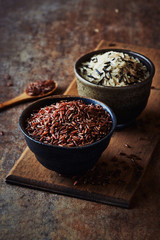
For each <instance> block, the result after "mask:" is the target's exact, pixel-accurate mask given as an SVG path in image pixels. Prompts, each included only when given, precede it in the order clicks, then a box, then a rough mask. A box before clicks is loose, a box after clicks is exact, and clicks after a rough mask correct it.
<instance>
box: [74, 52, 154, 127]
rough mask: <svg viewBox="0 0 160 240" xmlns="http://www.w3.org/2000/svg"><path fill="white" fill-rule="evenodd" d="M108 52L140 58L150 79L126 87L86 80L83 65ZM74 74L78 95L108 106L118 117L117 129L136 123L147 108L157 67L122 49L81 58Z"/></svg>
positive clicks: (136, 54)
mask: <svg viewBox="0 0 160 240" xmlns="http://www.w3.org/2000/svg"><path fill="white" fill-rule="evenodd" d="M107 51H117V52H123V53H127V54H129V55H131V56H133V57H135V58H138V59H139V60H140V61H141V62H142V63H143V64H145V65H146V67H147V69H148V71H149V73H150V75H149V77H148V78H147V79H145V80H143V81H141V82H138V83H136V84H134V85H128V86H124V87H110V86H109V87H108V86H102V85H97V84H94V83H91V82H89V81H88V80H86V79H84V78H83V77H82V76H81V74H80V70H79V67H80V66H81V63H83V62H86V61H89V60H90V58H91V57H93V56H94V55H98V54H102V53H105V52H107ZM74 72H75V75H76V78H77V88H78V94H79V95H80V96H84V97H89V98H94V99H97V100H99V101H102V102H104V103H105V104H107V105H108V106H109V107H110V108H111V109H112V110H113V111H114V113H115V115H116V118H117V127H124V126H127V125H129V124H131V123H132V122H133V121H135V119H136V118H137V117H138V116H139V115H140V113H141V112H142V111H143V110H144V108H145V107H146V104H147V101H148V98H149V95H150V88H151V84H152V79H153V76H154V73H155V67H154V65H153V63H152V62H151V60H149V59H148V58H147V57H145V56H143V55H142V54H140V53H136V52H132V51H130V50H122V49H102V50H98V51H94V52H90V53H88V54H86V55H84V56H82V57H80V58H79V59H78V60H77V61H76V63H75V66H74Z"/></svg>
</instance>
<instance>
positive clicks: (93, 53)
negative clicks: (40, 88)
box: [74, 48, 155, 90]
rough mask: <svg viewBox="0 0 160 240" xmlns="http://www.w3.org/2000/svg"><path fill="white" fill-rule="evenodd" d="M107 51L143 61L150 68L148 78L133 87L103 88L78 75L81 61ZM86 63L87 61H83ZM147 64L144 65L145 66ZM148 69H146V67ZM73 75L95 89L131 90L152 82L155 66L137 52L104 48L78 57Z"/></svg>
mask: <svg viewBox="0 0 160 240" xmlns="http://www.w3.org/2000/svg"><path fill="white" fill-rule="evenodd" d="M109 51H115V52H124V53H127V54H129V55H131V56H134V57H136V58H138V59H140V60H141V61H142V59H143V61H142V62H143V63H144V64H145V63H147V64H148V65H149V66H150V69H148V70H150V71H149V73H150V75H149V77H148V78H146V79H144V80H143V81H141V82H138V83H135V84H133V85H126V86H119V87H118V86H104V85H98V84H95V83H92V82H90V81H88V80H87V79H85V78H83V77H82V76H81V75H80V74H79V71H78V65H79V64H81V63H82V62H83V59H85V58H90V57H92V56H94V55H96V54H100V53H105V52H109ZM85 61H87V60H85ZM147 64H145V65H146V66H147ZM147 68H148V67H147ZM74 73H75V75H76V77H77V78H79V79H80V80H81V81H82V82H83V83H85V84H87V85H90V86H92V87H97V88H103V89H116V90H117V89H127V88H128V89H129V88H130V89H132V88H136V86H140V85H144V84H145V83H146V82H147V81H150V80H151V81H152V78H153V76H154V74H155V66H154V64H153V62H152V61H151V60H150V59H149V58H148V57H146V56H145V55H143V54H141V53H138V52H134V51H132V50H129V49H118V48H106V49H105V48H104V49H99V50H95V51H91V52H88V53H86V54H84V55H82V56H81V57H79V58H78V59H77V60H76V62H75V64H74Z"/></svg>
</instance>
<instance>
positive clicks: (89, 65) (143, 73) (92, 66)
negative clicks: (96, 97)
mask: <svg viewBox="0 0 160 240" xmlns="http://www.w3.org/2000/svg"><path fill="white" fill-rule="evenodd" d="M79 70H80V74H81V76H82V77H84V78H85V79H86V80H88V81H90V82H92V83H95V84H99V85H103V86H112V87H115V86H116V87H121V86H127V85H131V84H134V83H137V82H141V81H143V80H144V79H146V78H148V77H149V72H148V70H147V67H146V66H145V65H144V64H143V63H142V62H140V61H139V59H138V58H134V57H133V56H130V55H129V54H126V53H122V52H115V51H109V52H106V53H104V54H99V55H95V56H93V57H92V58H91V59H90V61H88V62H84V63H82V64H81V67H80V69H79Z"/></svg>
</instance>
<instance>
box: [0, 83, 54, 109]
mask: <svg viewBox="0 0 160 240" xmlns="http://www.w3.org/2000/svg"><path fill="white" fill-rule="evenodd" d="M54 83H55V86H54V88H53V89H52V90H51V91H49V92H46V93H43V94H40V95H32V96H31V95H28V94H27V92H26V90H24V92H23V93H21V94H20V95H19V96H17V97H15V98H12V99H10V100H8V101H5V102H3V103H0V110H1V109H3V108H5V107H9V106H11V105H14V104H16V103H20V102H24V101H29V100H31V99H38V98H43V97H46V96H49V95H51V94H52V93H53V92H55V90H56V89H57V87H58V84H57V82H55V81H54Z"/></svg>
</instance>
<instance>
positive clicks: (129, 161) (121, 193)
mask: <svg viewBox="0 0 160 240" xmlns="http://www.w3.org/2000/svg"><path fill="white" fill-rule="evenodd" d="M102 48H124V49H130V50H133V51H137V52H140V53H142V54H144V55H146V56H148V57H149V58H150V59H151V60H152V61H153V63H154V64H155V68H156V73H155V77H154V80H153V84H152V90H151V95H150V98H149V102H148V104H147V107H146V109H145V110H144V111H143V113H142V114H141V116H140V117H139V118H138V119H137V121H136V123H135V124H134V125H132V126H131V127H129V128H126V129H123V130H121V131H117V132H115V134H114V135H113V137H112V139H111V142H110V144H109V147H108V148H107V149H106V150H105V151H104V153H103V154H102V156H101V158H100V160H99V161H98V163H97V165H96V166H95V167H94V168H93V169H91V170H90V171H89V172H87V174H85V175H83V176H81V177H72V178H68V177H63V176H61V175H59V174H57V173H56V172H54V171H51V170H48V169H46V168H45V167H43V166H42V165H41V164H40V163H39V162H38V161H37V160H36V158H35V156H34V154H33V153H32V152H31V151H30V150H29V149H28V147H26V149H25V151H24V152H23V153H22V155H21V156H20V158H19V159H18V160H17V162H16V163H15V165H14V166H13V168H12V169H11V171H10V172H9V174H8V176H7V177H6V182H7V183H13V184H18V185H21V186H27V187H30V188H35V189H40V190H44V191H49V192H53V193H57V194H63V195H67V196H71V197H77V198H81V199H85V200H90V201H96V202H100V203H105V204H110V205H115V206H120V207H124V208H129V207H130V206H131V201H132V198H133V196H134V193H135V191H136V190H137V188H138V186H139V184H140V181H141V180H142V177H143V175H144V173H145V170H146V168H147V166H148V164H149V161H150V160H151V158H152V154H153V152H154V150H155V147H156V145H157V142H158V141H159V137H158V136H159V133H160V107H159V103H160V81H159V79H160V72H159V69H158V65H159V62H160V50H157V49H148V48H143V47H139V46H133V45H127V44H121V43H110V42H107V41H104V40H103V41H101V42H100V44H99V45H98V46H97V48H96V49H102ZM64 94H67V95H78V93H77V86H76V80H75V79H74V80H73V81H72V83H71V84H70V86H69V87H68V89H67V90H66V92H65V93H64ZM75 160H76V159H75Z"/></svg>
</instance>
